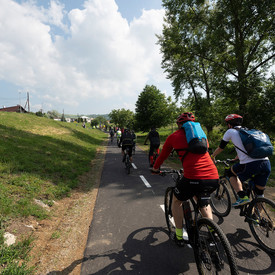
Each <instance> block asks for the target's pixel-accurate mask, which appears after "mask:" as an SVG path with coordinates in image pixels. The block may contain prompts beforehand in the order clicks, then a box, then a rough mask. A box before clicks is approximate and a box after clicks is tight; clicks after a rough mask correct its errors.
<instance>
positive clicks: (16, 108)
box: [0, 105, 27, 113]
mask: <svg viewBox="0 0 275 275" xmlns="http://www.w3.org/2000/svg"><path fill="white" fill-rule="evenodd" d="M0 111H2V112H16V113H27V111H26V110H25V109H24V108H23V107H22V106H20V105H17V106H12V107H4V108H0Z"/></svg>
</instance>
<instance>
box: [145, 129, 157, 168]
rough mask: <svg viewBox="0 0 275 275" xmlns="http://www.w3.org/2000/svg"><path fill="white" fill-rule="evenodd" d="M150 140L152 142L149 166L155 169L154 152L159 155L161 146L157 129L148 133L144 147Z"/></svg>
mask: <svg viewBox="0 0 275 275" xmlns="http://www.w3.org/2000/svg"><path fill="white" fill-rule="evenodd" d="M148 139H149V141H150V151H149V164H150V167H153V162H154V159H153V158H154V157H153V155H154V151H155V150H156V152H157V154H159V146H160V139H159V133H158V132H157V130H156V128H155V127H152V128H151V131H150V132H149V133H148V135H147V137H146V138H145V141H144V145H146V142H147V140H148Z"/></svg>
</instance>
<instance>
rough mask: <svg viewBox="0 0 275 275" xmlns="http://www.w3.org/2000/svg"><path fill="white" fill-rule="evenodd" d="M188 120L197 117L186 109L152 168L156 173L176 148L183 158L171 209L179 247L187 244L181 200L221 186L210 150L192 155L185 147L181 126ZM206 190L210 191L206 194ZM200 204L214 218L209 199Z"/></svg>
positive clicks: (186, 145) (202, 210)
mask: <svg viewBox="0 0 275 275" xmlns="http://www.w3.org/2000/svg"><path fill="white" fill-rule="evenodd" d="M187 121H195V117H194V115H193V114H192V113H189V112H186V113H183V114H181V115H180V116H178V118H177V125H178V130H177V131H176V132H174V133H173V134H171V135H170V136H168V138H167V139H166V141H165V143H164V145H163V148H162V151H161V153H160V155H159V157H158V158H157V160H156V162H155V164H154V167H153V168H152V172H153V173H157V172H158V171H159V167H160V166H161V164H162V163H163V162H164V160H165V159H167V158H168V156H169V155H170V153H171V151H172V150H173V149H175V151H176V152H177V153H178V156H179V158H180V159H181V161H182V167H183V170H184V176H183V178H182V179H181V181H180V183H179V184H178V185H177V186H176V188H175V190H174V196H173V200H172V212H173V217H174V220H175V224H176V238H175V241H176V244H177V245H179V246H183V245H184V241H183V238H182V231H183V227H182V221H183V211H182V207H181V203H182V201H185V200H188V199H189V198H192V197H194V196H196V195H197V194H201V193H203V194H204V195H206V196H204V197H210V194H211V193H212V192H213V191H214V190H215V189H217V187H218V186H219V174H218V170H217V168H216V166H215V164H214V162H213V161H212V159H211V157H210V155H209V153H208V152H206V153H204V154H193V153H191V152H187V151H186V150H184V149H186V148H188V144H187V140H186V135H185V131H184V129H183V128H182V125H183V124H184V123H185V122H187ZM206 190H207V192H206V193H207V194H205V191H206ZM208 195H209V196H208ZM199 206H200V211H201V214H202V216H204V217H207V218H210V219H213V216H212V210H211V207H210V205H209V200H208V199H201V200H200V201H199Z"/></svg>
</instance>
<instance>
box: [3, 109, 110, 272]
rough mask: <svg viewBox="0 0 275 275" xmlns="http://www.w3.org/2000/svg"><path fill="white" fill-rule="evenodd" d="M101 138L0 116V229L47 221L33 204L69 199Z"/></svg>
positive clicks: (71, 126)
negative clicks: (15, 222)
mask: <svg viewBox="0 0 275 275" xmlns="http://www.w3.org/2000/svg"><path fill="white" fill-rule="evenodd" d="M105 139H107V135H106V134H105V133H103V132H102V131H99V130H96V129H92V128H89V127H87V128H86V129H83V128H82V127H81V125H80V124H76V123H64V122H57V121H54V120H50V119H47V118H41V117H37V116H35V115H32V114H17V113H4V112H0V140H1V142H0V226H1V227H0V230H3V228H5V224H7V222H11V221H12V219H14V218H18V217H19V218H20V217H28V216H34V217H36V218H37V219H45V218H47V217H48V215H49V213H48V212H47V211H46V210H44V209H43V208H42V207H40V206H38V205H37V204H35V202H34V200H35V199H38V200H41V201H43V202H44V203H46V204H48V205H49V206H52V205H53V201H54V200H58V199H61V198H63V197H65V196H70V192H71V190H72V189H74V188H77V187H78V179H79V176H80V175H83V174H84V173H85V172H88V171H89V169H90V164H91V160H92V159H93V158H94V157H95V155H96V151H97V149H98V148H99V147H100V146H103V141H104V140H105ZM90 188H92V186H90ZM0 246H1V249H2V248H3V247H4V244H3V241H1V238H0ZM8 251H9V250H7V249H6V250H3V249H2V253H4V254H6V253H9V252H8ZM13 253H14V252H13ZM1 256H2V255H1ZM11 262H12V263H14V261H11ZM4 265H5V264H4ZM11 268H16V267H14V266H12V267H11ZM23 269H24V268H23ZM7 270H8V269H7ZM10 272H11V271H10ZM1 274H2V273H1ZM3 274H21V273H12V272H11V273H8V271H7V273H3ZM22 274H25V273H22ZM26 274H27V273H26Z"/></svg>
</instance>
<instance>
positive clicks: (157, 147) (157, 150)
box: [156, 144, 160, 155]
mask: <svg viewBox="0 0 275 275" xmlns="http://www.w3.org/2000/svg"><path fill="white" fill-rule="evenodd" d="M159 146H160V144H159V145H157V146H156V152H157V154H158V155H159Z"/></svg>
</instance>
